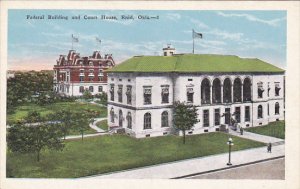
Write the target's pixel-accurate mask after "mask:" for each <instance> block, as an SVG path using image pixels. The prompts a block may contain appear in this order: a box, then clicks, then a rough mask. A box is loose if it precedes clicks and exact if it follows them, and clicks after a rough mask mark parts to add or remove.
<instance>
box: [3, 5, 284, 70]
mask: <svg viewBox="0 0 300 189" xmlns="http://www.w3.org/2000/svg"><path fill="white" fill-rule="evenodd" d="M34 15H35V16H42V15H44V19H30V18H29V17H30V16H31V17H32V16H34ZM48 15H51V16H55V15H56V16H62V17H67V19H48ZM85 15H87V16H89V17H94V16H97V17H98V19H84V16H85ZM101 15H106V16H116V18H117V20H102V19H100V18H101ZM122 15H132V16H133V18H134V19H133V20H132V19H129V20H124V19H121V17H122ZM139 15H141V16H150V17H151V16H154V17H156V18H158V19H138V17H139ZM74 16H77V17H78V16H80V19H72V17H74ZM157 16H158V17H157ZM286 16H287V15H286V11H223V10H222V11H217V10H216V11H200V10H186V11H182V10H180V11H174V10H172V11H169V10H159V11H148V10H147V11H144V10H138V11H137V10H9V15H8V69H9V70H41V69H52V68H53V65H54V64H56V60H57V59H58V57H59V55H66V54H67V53H68V51H69V50H70V49H71V48H72V37H71V36H72V34H73V35H74V36H75V37H78V39H79V41H78V43H77V42H74V45H73V49H75V50H76V51H77V52H79V53H80V55H81V56H90V55H92V53H93V51H95V50H100V51H101V53H102V54H112V55H113V58H114V60H115V62H116V63H117V64H119V63H121V62H122V61H124V60H126V59H128V58H130V57H132V56H136V55H162V48H164V47H166V46H167V44H171V45H172V46H173V47H174V48H175V49H176V53H192V49H193V45H192V44H193V39H192V30H193V29H194V30H195V31H196V32H199V33H202V35H203V38H202V39H198V38H197V39H195V54H228V55H237V56H240V57H247V58H259V59H261V60H263V61H266V62H269V63H271V64H274V65H276V66H278V67H281V68H286V30H287V29H286V27H287V26H286V25H287V20H286ZM96 37H97V38H99V39H101V44H100V43H99V42H97V41H96Z"/></svg>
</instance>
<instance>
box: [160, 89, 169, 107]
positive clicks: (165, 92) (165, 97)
mask: <svg viewBox="0 0 300 189" xmlns="http://www.w3.org/2000/svg"><path fill="white" fill-rule="evenodd" d="M161 103H162V104H164V103H169V87H168V86H165V87H162V89H161Z"/></svg>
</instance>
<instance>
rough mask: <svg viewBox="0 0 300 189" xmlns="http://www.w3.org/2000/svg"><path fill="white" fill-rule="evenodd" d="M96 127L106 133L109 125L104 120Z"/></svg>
mask: <svg viewBox="0 0 300 189" xmlns="http://www.w3.org/2000/svg"><path fill="white" fill-rule="evenodd" d="M96 125H97V126H98V127H99V128H101V129H103V130H104V131H107V130H108V124H107V120H103V121H99V122H98V123H96Z"/></svg>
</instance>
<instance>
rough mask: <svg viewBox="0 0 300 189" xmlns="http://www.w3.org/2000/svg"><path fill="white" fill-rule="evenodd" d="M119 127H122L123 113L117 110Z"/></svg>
mask: <svg viewBox="0 0 300 189" xmlns="http://www.w3.org/2000/svg"><path fill="white" fill-rule="evenodd" d="M119 127H123V112H122V110H119Z"/></svg>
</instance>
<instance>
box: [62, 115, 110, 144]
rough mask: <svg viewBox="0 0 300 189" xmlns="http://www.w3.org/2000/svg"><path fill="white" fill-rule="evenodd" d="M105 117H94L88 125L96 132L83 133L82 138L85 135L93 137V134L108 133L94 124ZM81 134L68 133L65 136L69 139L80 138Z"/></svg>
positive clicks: (85, 136)
mask: <svg viewBox="0 0 300 189" xmlns="http://www.w3.org/2000/svg"><path fill="white" fill-rule="evenodd" d="M106 119H107V118H94V122H93V123H90V124H89V126H90V127H91V128H92V129H94V130H96V131H97V133H95V134H84V135H83V138H87V137H95V136H100V135H107V134H110V133H108V132H107V131H104V130H103V129H101V128H99V127H98V126H97V125H96V124H97V123H98V122H100V121H103V120H106ZM81 138H82V136H81V135H69V136H66V140H70V139H81Z"/></svg>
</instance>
